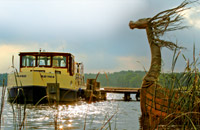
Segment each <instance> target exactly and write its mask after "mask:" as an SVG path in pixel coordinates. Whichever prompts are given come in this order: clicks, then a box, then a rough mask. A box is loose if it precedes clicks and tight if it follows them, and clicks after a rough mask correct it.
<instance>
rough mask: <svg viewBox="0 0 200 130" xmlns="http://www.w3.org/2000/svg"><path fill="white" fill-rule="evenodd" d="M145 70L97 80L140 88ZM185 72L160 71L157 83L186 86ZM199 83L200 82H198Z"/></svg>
mask: <svg viewBox="0 0 200 130" xmlns="http://www.w3.org/2000/svg"><path fill="white" fill-rule="evenodd" d="M145 74H146V72H145V71H132V70H128V71H120V72H114V73H100V74H99V75H98V78H97V81H98V82H100V84H101V87H105V86H110V87H130V88H140V87H141V84H142V79H143V77H144V76H145ZM185 74H186V73H183V72H181V73H173V74H172V73H161V75H160V77H159V83H160V84H161V85H162V86H163V87H170V86H172V85H174V86H175V88H177V87H178V86H179V85H180V84H181V85H184V86H187V85H188V84H190V81H191V79H185V78H182V77H184V75H185ZM188 74H190V75H191V76H190V77H191V78H194V73H188ZM96 76H97V74H95V73H89V74H85V78H84V79H85V83H87V79H95V78H96ZM3 79H4V81H5V85H7V74H6V73H4V74H0V86H2V85H3ZM199 84H200V83H199Z"/></svg>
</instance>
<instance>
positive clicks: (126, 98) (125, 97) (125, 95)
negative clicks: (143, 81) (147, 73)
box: [124, 93, 131, 101]
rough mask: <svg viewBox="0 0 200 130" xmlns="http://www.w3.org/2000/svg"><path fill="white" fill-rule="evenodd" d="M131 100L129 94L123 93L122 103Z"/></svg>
mask: <svg viewBox="0 0 200 130" xmlns="http://www.w3.org/2000/svg"><path fill="white" fill-rule="evenodd" d="M130 100H131V94H130V93H124V101H130Z"/></svg>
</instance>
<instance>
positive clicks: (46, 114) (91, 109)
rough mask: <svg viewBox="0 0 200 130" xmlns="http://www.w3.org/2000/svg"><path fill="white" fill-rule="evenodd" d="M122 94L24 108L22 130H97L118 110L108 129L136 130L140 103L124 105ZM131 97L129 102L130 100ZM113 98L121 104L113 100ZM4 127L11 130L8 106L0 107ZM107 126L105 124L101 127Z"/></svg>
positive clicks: (11, 113) (126, 103) (11, 117)
mask: <svg viewBox="0 0 200 130" xmlns="http://www.w3.org/2000/svg"><path fill="white" fill-rule="evenodd" d="M122 98H123V95H120V94H108V97H107V99H108V101H103V102H95V103H91V104H88V103H86V102H83V101H80V102H77V103H74V104H59V105H56V104H54V105H49V104H41V105H38V106H34V105H30V104H29V105H27V108H26V120H25V129H37V130H38V129H39V130H45V129H48V130H54V129H59V130H68V129H70V130H83V129H84V126H85V127H86V130H93V129H100V128H101V127H102V126H103V125H104V124H105V123H106V122H107V120H108V119H109V118H110V117H111V116H112V115H113V114H114V113H115V112H116V111H117V110H118V112H117V114H116V115H115V116H114V117H113V118H112V120H111V122H110V127H111V129H114V128H117V129H125V130H133V129H134V130H138V129H139V120H138V119H139V117H140V114H141V113H140V103H139V102H136V101H131V102H124V101H122V100H121V99H122ZM134 98H135V97H134V95H133V97H132V99H134ZM113 99H117V100H121V101H113ZM3 118H4V124H3V125H2V128H4V129H13V128H14V126H13V112H12V107H11V105H10V104H9V103H7V102H6V103H5V107H4V114H3ZM107 127H109V124H107V125H106V126H105V128H107Z"/></svg>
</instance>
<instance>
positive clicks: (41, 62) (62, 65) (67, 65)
mask: <svg viewBox="0 0 200 130" xmlns="http://www.w3.org/2000/svg"><path fill="white" fill-rule="evenodd" d="M19 56H20V72H23V71H27V69H28V70H29V71H39V72H45V70H48V68H49V70H52V71H55V70H58V69H59V70H67V72H68V73H69V74H70V75H71V76H73V75H74V73H75V61H74V56H73V55H72V54H70V53H58V52H20V54H19Z"/></svg>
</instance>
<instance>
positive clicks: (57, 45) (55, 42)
mask: <svg viewBox="0 0 200 130" xmlns="http://www.w3.org/2000/svg"><path fill="white" fill-rule="evenodd" d="M181 2H182V1H181V0H165V1H164V0H162V1H161V0H0V61H1V64H0V73H6V72H9V71H10V67H11V64H12V63H11V62H12V55H14V57H15V58H14V59H15V62H14V63H15V67H16V68H19V57H18V54H19V52H27V51H31V52H35V51H36V52H38V51H39V49H40V48H41V49H42V50H45V51H47V52H51V51H53V52H69V53H72V54H73V55H74V56H75V58H76V61H77V62H83V64H84V68H85V73H97V72H102V71H105V72H117V71H122V70H133V71H136V70H144V68H145V69H146V70H148V68H149V65H150V62H151V59H150V58H151V56H150V49H149V45H148V41H147V37H146V32H145V30H137V29H135V30H130V29H129V26H128V24H129V21H130V20H132V21H136V20H138V19H140V18H147V17H153V16H154V15H156V14H157V13H159V12H160V11H163V10H166V9H169V8H173V7H175V6H178V5H179V4H180V3H181ZM190 6H191V7H192V8H191V9H190V10H187V11H185V12H184V16H183V17H184V18H185V19H184V21H185V22H184V25H187V26H189V28H187V29H185V30H181V31H176V32H171V33H167V34H166V35H165V36H164V37H165V39H168V40H172V41H175V42H176V41H178V44H179V45H181V46H184V47H186V48H187V49H186V50H182V51H181V53H182V54H184V55H185V57H186V58H188V59H191V58H192V53H193V44H194V43H195V46H196V57H199V52H200V38H199V34H200V15H199V12H200V6H199V5H198V4H193V5H190ZM172 56H173V52H172V51H169V50H168V49H165V48H162V59H163V68H162V71H164V72H168V71H170V69H171V63H172ZM191 60H192V59H191ZM191 60H190V61H191ZM185 64H186V62H185V61H184V60H183V58H182V56H180V58H179V59H178V61H177V64H176V68H175V70H176V71H183V70H184V67H185Z"/></svg>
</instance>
